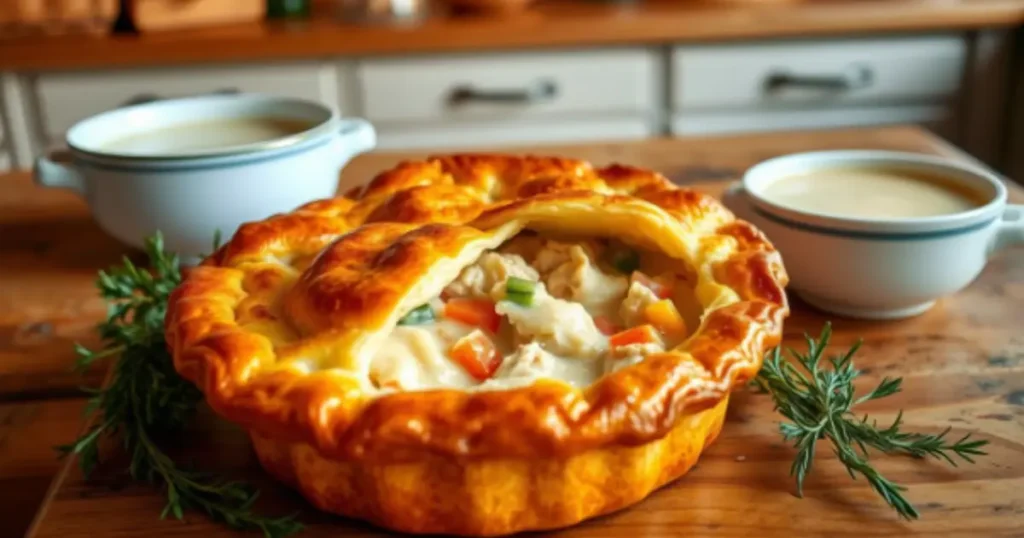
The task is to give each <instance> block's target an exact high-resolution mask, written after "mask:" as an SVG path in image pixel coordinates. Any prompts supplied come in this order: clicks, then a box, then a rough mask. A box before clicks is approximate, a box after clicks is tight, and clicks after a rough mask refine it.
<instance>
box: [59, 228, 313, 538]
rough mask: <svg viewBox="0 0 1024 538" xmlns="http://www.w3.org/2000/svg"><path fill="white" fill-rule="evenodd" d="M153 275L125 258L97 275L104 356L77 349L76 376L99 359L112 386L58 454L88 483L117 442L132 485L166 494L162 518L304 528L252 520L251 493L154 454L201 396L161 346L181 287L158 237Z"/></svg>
mask: <svg viewBox="0 0 1024 538" xmlns="http://www.w3.org/2000/svg"><path fill="white" fill-rule="evenodd" d="M146 253H147V254H148V256H149V264H150V266H151V269H150V270H145V269H140V268H138V267H136V266H135V265H134V264H133V263H132V262H131V261H130V260H128V259H127V258H125V259H124V265H123V266H122V267H115V268H112V269H110V270H109V271H101V272H100V274H99V279H98V280H97V287H98V288H99V290H100V295H102V297H103V298H104V299H106V300H107V303H108V305H109V306H108V311H107V319H106V321H104V322H103V323H101V324H100V325H99V333H100V335H101V337H102V338H103V341H104V346H103V349H102V350H99V351H91V350H89V349H86V348H84V347H82V346H77V347H76V352H77V354H78V360H77V361H76V365H75V366H76V369H77V370H80V371H81V370H85V369H87V368H88V367H89V366H90V365H92V364H93V363H94V362H96V361H97V360H100V359H113V360H114V364H113V366H112V367H113V374H112V376H111V378H110V381H109V383H108V384H107V385H106V386H105V387H103V388H100V389H95V390H91V391H90V394H92V397H91V398H90V399H89V403H88V406H87V408H86V412H87V414H88V416H89V418H91V419H92V421H93V425H92V426H91V427H89V429H88V430H87V431H86V432H85V433H84V434H83V435H82V436H81V437H79V438H78V439H76V440H75V441H74V442H73V443H70V444H68V445H63V446H60V447H57V448H58V450H59V451H60V452H61V454H62V455H67V454H75V455H76V456H78V461H79V465H80V466H81V468H82V471H83V473H85V475H86V476H88V475H89V474H90V473H91V472H92V471H93V469H95V467H96V465H97V464H98V462H99V440H100V439H101V438H102V437H103V436H115V435H119V436H120V437H121V439H122V445H123V447H124V450H125V451H126V452H127V453H128V455H129V456H130V458H131V463H130V465H129V468H128V469H129V471H130V472H131V475H132V477H133V478H135V479H136V480H144V481H147V482H151V483H154V484H159V485H160V486H161V487H163V488H164V489H165V491H166V492H167V504H166V505H165V506H164V510H163V513H162V514H161V515H160V517H161V518H163V517H166V516H167V515H168V514H171V515H173V516H174V517H175V518H177V519H184V517H185V510H186V509H196V510H201V511H203V512H206V513H207V514H208V515H209V516H210V517H211V518H213V519H215V520H218V521H222V522H224V523H226V524H227V525H229V526H231V527H233V528H237V529H259V530H261V531H263V534H264V535H265V536H267V537H268V538H280V537H284V536H288V535H290V534H293V533H295V532H297V531H298V530H300V529H301V528H302V527H301V525H299V524H298V523H297V522H296V521H295V520H294V518H292V517H282V518H266V517H263V516H259V515H256V514H254V513H253V512H252V504H253V502H255V500H256V497H257V496H258V493H259V492H258V491H256V490H255V489H253V488H252V487H251V486H249V485H247V484H244V483H241V482H232V481H226V480H222V479H216V478H212V477H210V476H209V475H207V474H204V473H199V472H196V471H191V470H186V469H182V468H181V467H179V466H178V465H176V464H175V463H174V462H173V461H172V460H171V459H170V458H169V457H168V456H167V454H165V453H164V452H163V451H162V450H161V449H160V448H159V446H158V444H157V441H158V439H162V438H165V437H167V436H170V435H174V434H176V433H179V432H181V431H182V430H183V429H184V427H185V426H186V424H187V423H188V422H189V421H190V420H191V418H192V417H193V415H194V412H195V409H196V406H197V404H198V403H199V402H200V401H201V400H202V394H201V393H200V392H199V390H198V389H197V388H196V387H195V386H194V385H193V384H192V383H190V382H188V381H186V380H185V379H183V378H181V377H180V376H178V374H177V372H175V370H174V365H173V363H172V360H171V356H170V354H169V353H168V352H167V345H166V343H165V342H164V327H163V322H164V314H165V313H166V311H167V298H168V296H169V295H170V293H171V291H172V290H173V289H174V287H175V286H177V285H178V283H179V282H181V273H180V271H179V268H178V257H177V256H170V255H168V254H166V253H165V252H164V250H163V240H162V238H161V236H160V234H159V233H157V234H156V235H154V236H153V237H151V238H149V239H147V240H146Z"/></svg>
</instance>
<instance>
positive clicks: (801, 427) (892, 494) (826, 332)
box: [754, 324, 988, 519]
mask: <svg viewBox="0 0 1024 538" xmlns="http://www.w3.org/2000/svg"><path fill="white" fill-rule="evenodd" d="M831 334H832V329H831V325H829V324H826V325H825V328H824V329H823V330H822V332H821V336H820V337H819V338H818V339H817V340H815V339H813V338H811V337H809V336H805V339H806V340H807V352H806V353H798V352H796V351H794V350H789V353H790V355H791V356H792V357H793V359H794V360H793V361H789V360H784V359H783V358H782V353H781V351H780V349H779V348H776V349H775V350H774V351H772V352H771V353H769V354H768V356H767V358H766V360H765V363H764V366H763V367H762V369H761V372H760V373H759V374H758V376H757V378H755V380H754V382H755V384H756V385H757V387H758V388H760V389H761V390H762V391H764V392H767V393H768V394H769V395H770V396H771V398H772V400H773V401H774V402H775V409H776V410H777V411H778V412H779V413H780V414H781V415H782V416H784V417H786V418H787V419H789V422H783V423H781V424H780V425H779V430H780V431H781V433H782V437H783V438H785V439H786V440H787V441H792V442H793V446H794V448H796V449H797V456H796V460H795V461H794V462H793V465H792V467H791V468H790V474H791V475H793V476H794V477H796V487H797V495H798V496H803V484H804V479H805V478H806V477H807V474H808V473H809V472H810V471H811V465H812V464H813V463H814V447H815V444H816V443H817V442H818V440H820V439H826V438H827V439H828V440H829V441H831V443H832V451H833V452H834V453H835V454H836V456H837V457H838V458H839V461H840V462H841V463H842V464H843V465H844V466H846V470H847V471H848V472H849V473H850V477H851V478H855V477H856V475H858V474H860V475H862V476H864V477H865V478H866V479H867V481H868V483H869V484H871V487H872V488H873V489H874V490H875V491H876V492H877V493H878V494H879V495H880V496H881V497H882V498H883V499H884V500H885V502H886V503H888V504H889V505H890V506H892V507H893V509H895V510H896V512H897V513H898V514H899V515H900V516H901V517H903V518H905V519H917V518H918V516H919V514H918V512H917V510H916V509H915V508H914V506H913V505H912V504H910V502H909V501H908V500H907V499H906V498H905V497H904V496H903V492H904V491H906V489H907V488H906V487H904V486H901V485H899V484H896V483H894V482H892V481H890V480H888V479H887V478H885V477H884V476H882V474H881V473H879V472H878V470H876V469H875V468H874V467H872V466H871V464H870V463H869V461H868V460H869V456H868V448H869V447H870V448H873V449H875V450H879V451H881V452H884V453H886V454H907V455H910V456H914V457H924V456H932V457H934V458H936V459H939V460H942V461H945V462H946V463H949V464H950V465H953V466H956V463H957V462H956V460H955V459H954V456H955V457H958V458H960V459H962V460H964V461H967V462H969V463H974V460H972V459H971V457H972V456H982V455H985V452H983V451H982V450H981V448H982V447H983V446H985V445H986V444H988V441H986V440H983V439H971V438H970V434H967V435H964V436H963V437H962V438H960V440H958V441H956V442H953V443H950V442H949V441H948V440H947V438H946V436H947V435H948V434H949V431H950V429H949V428H947V429H946V430H945V431H943V432H942V433H940V434H938V435H929V434H923V433H913V432H904V431H901V430H900V427H901V426H902V424H903V422H902V419H903V414H902V412H900V413H899V414H897V415H896V419H895V420H894V421H893V422H892V424H891V425H889V426H888V427H879V426H878V424H877V423H876V422H875V421H870V422H869V421H868V417H867V416H866V415H865V416H863V417H860V418H859V417H858V416H857V415H855V414H854V411H853V408H854V407H855V406H856V405H857V404H860V403H863V402H867V401H869V400H876V399H879V398H884V397H886V396H891V395H893V394H896V393H897V392H899V391H900V385H901V383H902V381H903V380H902V379H901V378H895V379H892V378H888V377H887V378H883V379H882V381H881V382H880V383H879V384H878V386H877V387H875V388H874V389H873V390H871V392H868V393H867V394H865V395H863V396H861V397H859V398H856V397H855V396H854V379H856V378H857V377H859V376H860V374H861V372H860V371H859V370H857V369H856V368H855V367H854V365H853V355H854V354H855V353H856V352H857V349H858V348H859V346H860V343H859V342H858V343H857V344H856V345H854V346H853V347H852V348H850V349H849V350H848V351H847V352H846V353H845V354H843V355H839V356H835V357H832V358H830V359H829V361H828V362H829V364H830V365H831V368H822V367H821V366H822V364H821V363H822V357H823V356H824V353H825V348H826V347H827V346H828V341H829V337H830V336H831ZM794 363H795V364H794ZM797 365H799V368H798V367H797Z"/></svg>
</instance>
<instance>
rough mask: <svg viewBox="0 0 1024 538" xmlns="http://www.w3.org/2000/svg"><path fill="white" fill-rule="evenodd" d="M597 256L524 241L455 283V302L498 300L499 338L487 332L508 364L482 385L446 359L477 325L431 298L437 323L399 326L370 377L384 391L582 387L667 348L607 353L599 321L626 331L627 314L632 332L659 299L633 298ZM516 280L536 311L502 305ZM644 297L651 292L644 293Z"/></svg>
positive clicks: (488, 257)
mask: <svg viewBox="0 0 1024 538" xmlns="http://www.w3.org/2000/svg"><path fill="white" fill-rule="evenodd" d="M520 239H523V240H520ZM506 247H511V248H509V249H507V250H506ZM596 257H597V253H596V252H595V250H594V248H593V247H592V246H588V247H587V248H586V249H583V248H580V247H579V246H578V245H571V244H566V243H564V242H557V241H546V240H542V239H539V238H537V237H530V236H528V237H520V238H517V239H514V240H512V241H511V242H509V243H507V244H506V245H505V246H503V247H502V248H501V249H499V250H498V251H493V252H488V253H485V254H484V255H483V256H481V258H480V259H479V260H478V261H477V262H476V263H475V264H473V265H471V266H469V267H467V268H465V269H464V270H463V271H462V273H461V274H460V276H459V277H458V278H457V279H456V280H455V281H453V283H452V284H451V285H449V286H448V288H447V289H446V291H445V294H446V296H447V297H448V299H451V298H452V297H471V298H476V299H491V300H495V301H496V303H495V311H496V312H497V313H498V314H499V315H501V316H502V322H501V329H500V330H499V331H498V334H495V335H489V336H491V337H492V340H493V342H494V344H495V347H496V349H497V350H498V352H499V353H500V355H501V356H502V364H501V366H500V367H499V368H498V370H497V371H496V372H495V373H494V375H493V376H492V377H491V378H490V379H488V380H486V381H484V382H483V383H481V382H479V381H477V380H476V379H474V378H473V377H472V376H470V375H469V374H468V373H467V372H466V371H465V370H464V369H463V367H462V366H461V365H459V364H457V363H456V362H455V361H454V360H453V359H451V358H450V357H449V351H450V349H451V347H452V346H453V345H454V344H455V343H456V342H457V341H458V340H459V339H460V338H462V337H464V336H466V335H468V334H470V333H471V332H472V331H473V330H474V329H476V327H473V326H470V325H466V324H463V323H460V322H457V321H453V320H451V319H445V318H443V317H442V316H443V313H442V312H443V302H442V301H441V300H440V299H435V300H434V301H432V306H433V308H434V312H435V315H436V316H437V319H436V320H435V321H432V322H428V323H424V324H421V325H399V326H397V327H396V328H395V329H394V331H393V332H392V333H391V335H389V337H388V338H386V339H385V340H384V343H383V345H382V346H381V347H380V349H379V350H378V351H377V353H376V355H375V357H374V358H373V360H372V361H371V372H370V373H371V379H372V380H373V382H374V383H375V384H376V385H377V386H379V387H381V388H382V389H383V390H393V389H397V388H400V389H401V390H428V389H436V388H464V389H475V390H495V389H508V388H512V387H515V386H523V385H528V384H531V383H533V382H534V381H536V380H537V379H541V378H545V379H557V380H560V381H563V382H566V383H569V384H571V385H573V386H576V387H580V388H582V387H586V386H588V385H590V384H591V383H593V382H594V381H595V380H597V379H598V378H599V377H600V376H602V375H604V374H605V373H607V372H610V371H614V370H616V369H618V368H620V367H623V366H626V365H629V364H635V363H636V362H639V361H640V360H642V358H643V356H644V355H645V354H648V353H651V352H656V351H661V350H662V349H663V348H662V347H661V345H660V344H658V345H656V346H650V345H648V346H646V347H645V346H626V347H627V348H635V349H620V350H617V351H616V353H610V352H609V349H608V337H607V336H606V335H605V334H603V333H602V332H601V331H600V330H599V329H598V327H597V326H596V324H595V321H594V317H595V316H605V317H608V318H609V320H610V321H612V322H613V323H615V324H620V326H622V325H621V323H622V322H623V318H629V319H630V322H629V323H628V324H626V325H625V327H628V326H632V325H635V324H636V323H637V322H639V318H637V316H638V315H639V310H640V309H642V307H643V306H645V305H646V304H649V303H650V302H652V301H653V300H657V298H656V297H653V295H651V297H646V296H645V297H643V299H647V300H642V299H637V298H635V297H634V296H637V295H639V294H638V291H637V290H636V289H632V288H635V285H634V286H630V282H629V278H628V277H627V276H625V275H622V274H619V273H617V272H615V271H614V270H608V269H604V268H602V267H599V265H598V263H597V262H596V261H595V258H596ZM510 276H517V277H519V278H526V279H527V280H533V281H536V282H537V284H536V287H535V291H534V295H533V302H532V304H531V305H530V306H521V305H519V304H517V303H514V302H511V301H507V300H504V289H505V281H506V280H507V279H508V278H509V277H510ZM549 289H550V290H552V291H551V292H550V293H549ZM642 291H646V292H647V294H648V295H650V292H649V290H647V289H646V288H644V290H642ZM627 292H630V293H627ZM631 298H632V299H631ZM633 318H636V319H633ZM655 348H657V349H655ZM612 363H615V364H612Z"/></svg>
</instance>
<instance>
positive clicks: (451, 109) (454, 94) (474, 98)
mask: <svg viewBox="0 0 1024 538" xmlns="http://www.w3.org/2000/svg"><path fill="white" fill-rule="evenodd" d="M659 58H660V56H659V53H658V51H656V50H651V49H645V48H625V49H603V50H590V51H560V52H532V53H507V54H471V55H444V56H429V57H417V58H394V59H374V60H366V61H362V62H360V63H359V64H358V65H357V67H356V79H357V81H358V85H359V88H360V94H361V96H362V107H361V113H362V115H363V116H364V117H366V118H367V119H369V120H370V121H372V122H373V123H374V125H376V126H377V129H378V131H379V133H380V136H379V140H380V147H382V148H386V149H398V148H445V147H480V146H495V145H503V144H519V143H534V142H566V141H573V140H581V141H582V140H597V139H628V138H642V137H646V136H650V135H652V134H656V133H657V132H658V127H657V126H658V125H659V118H660V117H662V116H663V114H664V110H663V109H664V107H663V106H662V103H663V100H664V99H663V95H664V92H663V89H664V83H663V80H664V77H663V72H662V69H661V63H660V62H659Z"/></svg>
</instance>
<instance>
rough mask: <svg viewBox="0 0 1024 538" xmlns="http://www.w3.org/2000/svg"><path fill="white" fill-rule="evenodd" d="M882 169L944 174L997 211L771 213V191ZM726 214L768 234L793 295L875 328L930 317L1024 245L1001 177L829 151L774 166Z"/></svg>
mask: <svg viewBox="0 0 1024 538" xmlns="http://www.w3.org/2000/svg"><path fill="white" fill-rule="evenodd" d="M851 166H855V167H856V166H860V167H871V168H878V167H883V168H886V169H891V170H901V169H902V170H921V171H924V172H926V173H930V174H940V175H941V176H943V177H945V178H949V179H950V180H951V181H954V182H957V183H958V184H960V185H963V186H966V187H969V188H970V189H972V190H973V191H975V192H977V193H978V194H980V195H982V196H983V197H984V199H985V200H988V202H987V203H986V204H985V205H983V206H981V207H978V208H976V209H972V210H970V211H965V212H962V213H956V214H952V215H942V216H933V217H923V218H899V219H863V218H850V217H837V216H833V215H827V214H822V213H816V212H814V211H808V210H800V209H794V208H792V207H786V206H782V205H779V204H775V203H772V202H770V201H768V200H766V199H765V198H764V197H762V196H761V193H763V192H764V189H765V188H766V187H767V186H768V185H770V184H771V183H772V182H774V181H776V180H779V179H782V178H784V177H788V176H792V175H794V174H803V173H808V172H814V171H817V170H822V175H821V181H828V173H827V171H826V170H827V169H829V168H836V167H851ZM724 201H725V203H726V205H727V206H728V207H729V208H730V209H732V210H733V211H734V212H735V213H736V214H737V215H738V216H740V217H741V218H744V219H746V220H748V221H750V222H751V223H753V224H754V225H756V226H757V227H759V228H760V229H761V230H762V231H764V232H765V234H766V235H767V236H768V238H769V239H770V240H771V241H772V243H773V244H774V245H775V246H776V248H778V250H779V252H780V253H781V254H782V259H783V262H784V263H785V265H786V270H787V272H788V273H789V275H790V278H791V284H790V288H791V289H792V290H794V291H795V292H796V293H797V294H798V295H799V296H800V297H801V298H802V299H804V300H805V301H806V302H808V303H810V304H811V305H813V306H815V307H818V308H820V309H822V310H825V311H828V312H832V313H835V314H839V315H843V316H848V317H855V318H866V319H897V318H904V317H909V316H914V315H917V314H920V313H922V312H925V311H926V310H928V309H929V308H930V307H931V306H932V305H933V304H935V301H936V299H938V298H940V297H943V296H946V295H949V294H952V293H955V292H957V291H959V290H961V289H963V288H964V287H966V286H967V285H968V284H970V283H971V281H973V280H974V279H975V278H976V277H977V276H978V274H979V273H981V270H982V269H983V268H984V267H985V263H986V262H987V260H988V259H989V257H991V256H992V255H993V254H994V253H995V252H996V251H998V250H1000V249H1002V248H1003V247H1006V246H1009V245H1010V244H1019V243H1024V206H1019V205H1007V203H1006V187H1005V186H1004V185H1003V183H1002V181H1001V180H1000V178H999V177H998V176H996V175H995V174H993V173H992V172H990V171H988V170H985V169H982V168H981V167H980V166H973V165H969V164H964V163H960V162H954V161H951V160H949V159H944V158H940V157H931V156H925V155H918V154H912V153H897V152H887V151H824V152H813V153H801V154H794V155H788V156H784V157H779V158H775V159H771V160H768V161H765V162H763V163H761V164H758V165H756V166H754V167H752V168H751V169H750V170H748V171H747V173H746V174H745V175H744V177H743V180H742V182H741V184H738V185H735V186H733V187H732V188H731V189H730V190H729V191H728V192H727V193H726V195H725V197H724Z"/></svg>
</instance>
